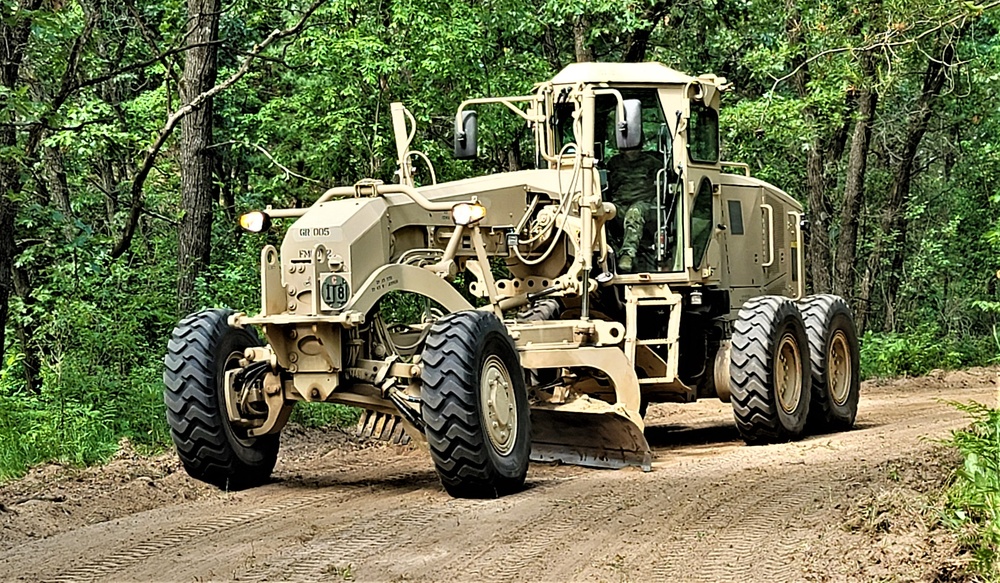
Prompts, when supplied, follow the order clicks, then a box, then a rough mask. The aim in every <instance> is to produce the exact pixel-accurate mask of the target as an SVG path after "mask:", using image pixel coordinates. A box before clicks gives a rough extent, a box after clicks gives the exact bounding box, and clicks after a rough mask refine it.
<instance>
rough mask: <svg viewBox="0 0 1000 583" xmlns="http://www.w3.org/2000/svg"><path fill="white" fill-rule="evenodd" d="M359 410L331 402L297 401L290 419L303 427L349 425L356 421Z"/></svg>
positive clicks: (359, 413) (359, 414)
mask: <svg viewBox="0 0 1000 583" xmlns="http://www.w3.org/2000/svg"><path fill="white" fill-rule="evenodd" d="M360 416H361V410H360V409H357V408H355V407H348V406H346V405H337V404H332V403H310V402H308V401H299V402H298V403H296V404H295V408H294V409H292V417H291V419H290V421H292V422H293V423H298V424H299V425H301V426H303V427H349V426H351V425H354V424H355V423H357V422H358V418H359V417H360Z"/></svg>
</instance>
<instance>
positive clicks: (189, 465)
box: [163, 310, 278, 490]
mask: <svg viewBox="0 0 1000 583" xmlns="http://www.w3.org/2000/svg"><path fill="white" fill-rule="evenodd" d="M231 314H232V311H231V310H204V311H201V312H198V313H196V314H192V315H190V316H188V317H187V318H184V319H183V320H181V322H180V323H179V324H178V325H177V327H176V328H174V332H173V335H172V336H171V337H170V343H169V344H168V345H167V355H166V357H165V358H164V359H163V364H164V367H165V368H164V371H163V384H164V389H165V390H164V392H163V400H164V402H165V403H166V405H167V423H168V424H169V426H170V437H172V438H173V440H174V445H176V446H177V455H178V457H180V459H181V463H182V464H183V465H184V469H185V470H186V471H187V473H188V475H190V476H191V477H192V478H195V479H197V480H201V481H203V482H208V483H209V484H213V485H215V486H217V487H219V488H222V489H226V490H240V489H243V488H249V487H251V486H257V485H259V484H262V483H264V482H266V481H267V480H268V478H270V476H271V472H272V471H273V470H274V464H275V462H276V461H277V459H278V435H266V436H262V437H256V438H252V437H247V436H246V435H245V434H242V435H241V433H242V431H241V430H240V429H239V428H234V427H233V426H232V425H231V424H230V422H229V417H228V415H227V414H226V405H225V400H224V398H225V397H224V395H223V393H222V391H223V390H224V389H223V387H224V384H223V378H224V374H225V371H226V370H227V366H228V367H230V368H231V367H232V366H233V364H234V362H235V361H234V359H236V358H237V355H240V356H241V355H242V354H243V351H244V350H246V349H247V348H249V347H251V346H260V345H261V343H260V340H259V339H258V338H257V335H256V334H254V333H253V332H252V331H250V330H246V329H241V328H233V327H231V326H230V325H229V322H228V320H229V316H230V315H231Z"/></svg>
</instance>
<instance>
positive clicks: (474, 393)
mask: <svg viewBox="0 0 1000 583" xmlns="http://www.w3.org/2000/svg"><path fill="white" fill-rule="evenodd" d="M726 89H727V84H726V81H725V80H724V79H721V78H718V77H715V76H713V75H703V76H699V77H692V76H689V75H685V74H682V73H679V72H677V71H674V70H672V69H670V68H668V67H666V66H663V65H661V64H658V63H640V64H610V63H586V64H574V65H570V66H568V67H566V68H565V69H563V70H562V71H561V72H559V73H558V74H557V75H556V76H555V77H554V78H552V79H551V80H550V81H545V82H542V83H539V84H537V85H535V87H534V90H533V92H532V93H530V94H528V95H522V96H513V97H489V98H478V99H470V100H468V101H465V102H464V103H462V104H461V105H460V106H459V107H458V110H457V112H456V117H455V142H454V149H455V155H456V157H458V158H465V159H467V158H474V157H475V156H476V155H477V151H478V127H479V126H478V119H479V115H478V113H477V111H475V110H473V107H474V106H475V107H476V108H477V109H479V110H481V111H487V110H488V111H491V112H492V113H493V114H494V115H505V114H512V115H516V116H519V117H520V118H521V120H523V122H524V123H525V124H527V126H528V127H529V128H530V129H531V130H532V135H533V137H534V155H535V164H534V168H533V169H527V170H520V171H512V172H506V173H500V174H492V175H488V176H480V177H476V178H469V179H465V180H457V181H453V182H445V183H437V181H436V178H435V176H434V171H433V166H432V165H431V162H430V160H429V159H428V157H427V156H426V155H425V154H424V153H422V152H420V151H417V150H414V149H411V143H412V141H413V137H414V135H415V131H416V127H415V126H416V122H415V120H414V118H413V116H412V115H411V114H410V113H409V111H408V110H407V109H406V108H405V107H404V106H403V105H401V104H399V103H394V104H392V107H391V113H392V122H393V129H394V134H395V138H396V151H397V155H398V171H397V172H396V178H395V180H394V182H393V183H383V182H382V181H379V180H375V179H367V180H363V181H360V182H358V183H356V184H354V185H353V186H347V187H335V188H331V189H329V190H328V191H326V192H325V193H324V194H323V195H322V196H320V197H319V199H318V200H317V201H316V202H315V203H314V204H313V205H312V206H310V207H308V208H294V209H271V208H267V209H264V210H263V211H257V212H252V213H248V214H246V215H243V217H241V223H242V224H243V226H244V227H245V228H247V229H248V230H251V231H255V232H259V231H262V230H265V229H267V228H269V226H270V224H271V222H272V221H282V220H283V221H287V222H286V224H285V226H286V228H287V231H286V233H285V235H284V239H283V242H282V243H281V248H280V251H279V249H276V248H275V247H274V246H271V245H268V246H265V247H264V248H263V250H262V252H261V306H260V311H259V312H258V313H257V314H256V315H247V314H245V313H241V312H231V311H227V310H205V311H201V312H198V313H196V314H193V315H191V316H188V317H187V318H185V319H184V320H182V321H181V322H180V324H179V325H178V326H177V328H176V329H175V330H174V332H173V335H172V337H171V339H170V343H169V348H168V353H167V355H166V358H165V365H166V370H165V373H164V382H165V385H166V390H165V400H166V405H167V418H168V421H169V424H170V428H171V434H172V436H173V439H174V442H175V444H176V446H177V451H178V454H179V456H180V459H181V461H182V462H183V465H184V467H185V469H186V470H187V472H188V473H189V474H190V475H191V476H193V477H195V478H197V479H200V480H204V481H206V482H209V483H212V484H215V485H218V486H219V487H224V488H244V487H248V486H253V485H256V484H260V483H262V482H264V481H266V480H267V479H268V478H269V476H270V474H271V472H272V470H273V467H274V464H275V461H276V458H277V453H278V442H279V433H280V432H281V430H282V428H283V426H284V425H285V423H286V421H287V420H288V418H289V415H290V413H291V410H292V407H293V406H294V405H295V404H296V403H297V402H300V401H309V402H329V403H341V404H345V405H351V406H355V407H359V408H362V409H363V410H365V413H364V414H363V416H362V421H361V423H360V426H361V428H362V430H363V432H364V433H365V434H367V435H373V436H375V437H380V438H384V439H392V440H397V441H398V440H399V439H401V438H404V437H405V438H413V439H414V440H415V441H418V442H421V443H424V444H426V447H427V449H428V450H429V452H430V455H431V458H432V460H433V463H434V466H435V468H436V469H437V472H438V474H439V476H440V479H441V482H442V483H443V485H444V487H445V489H446V490H447V491H448V492H449V493H450V494H452V495H454V496H462V497H483V496H499V495H503V494H505V493H509V492H512V491H515V490H517V489H518V488H519V487H521V486H522V484H523V482H524V480H525V476H526V472H527V468H528V462H529V459H531V460H548V461H561V462H565V463H573V464H581V465H585V466H594V467H605V468H619V467H623V466H639V467H641V468H643V469H645V470H649V469H650V466H651V457H652V456H651V451H650V447H649V444H648V443H647V441H646V439H645V437H644V434H643V432H644V428H645V426H644V422H643V417H644V414H645V410H646V407H647V406H648V404H650V403H657V402H669V403H690V402H693V401H695V400H697V399H699V398H706V397H714V398H719V399H721V400H723V401H727V402H731V403H732V406H733V412H734V416H735V421H736V426H737V428H738V430H739V432H740V434H741V436H742V437H743V438H744V440H745V441H746V442H747V443H748V444H767V443H773V442H779V441H786V440H790V439H795V438H798V437H799V436H801V435H803V433H804V432H806V431H811V430H829V429H844V428H849V427H850V426H851V425H852V424H853V423H854V419H855V415H856V412H857V404H858V386H859V383H858V368H859V367H858V343H857V335H856V331H855V327H854V323H853V316H852V314H851V311H850V309H849V308H848V307H847V305H846V304H845V302H844V301H843V300H842V299H840V298H837V297H835V296H828V295H818V296H805V295H804V294H805V261H804V259H805V258H804V254H803V236H804V234H803V229H804V228H805V227H806V224H805V222H804V221H803V219H802V207H801V205H800V204H799V203H798V202H796V201H795V200H794V199H793V198H792V197H790V196H789V195H787V194H786V193H784V192H782V191H781V190H779V189H778V188H776V187H774V186H772V185H770V184H767V183H765V182H763V181H761V180H757V179H755V178H752V177H751V176H750V175H749V174H750V173H749V168H748V166H746V165H745V164H739V163H732V162H724V161H721V159H720V140H719V114H718V111H719V103H720V98H721V94H722V93H723V92H724V91H725V90H726ZM484 108H485V109H484ZM419 165H425V166H426V167H428V168H427V169H428V170H429V172H425V173H423V174H422V175H427V176H428V179H427V180H426V181H425V182H427V184H422V185H418V184H417V179H416V171H417V169H418V168H419ZM399 297H407V298H411V299H412V298H416V300H417V305H418V306H421V308H420V310H421V311H422V314H421V315H420V316H419V317H415V318H410V319H409V320H410V321H394V320H393V318H394V314H395V312H394V311H393V310H392V309H385V306H386V304H387V302H389V300H390V299H391V298H399ZM257 330H260V331H262V332H263V340H262V339H261V338H260V337H259V336H258V333H257Z"/></svg>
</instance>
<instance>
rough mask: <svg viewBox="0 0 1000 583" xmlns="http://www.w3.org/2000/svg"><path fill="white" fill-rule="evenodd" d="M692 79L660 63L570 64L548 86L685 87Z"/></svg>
mask: <svg viewBox="0 0 1000 583" xmlns="http://www.w3.org/2000/svg"><path fill="white" fill-rule="evenodd" d="M694 80H695V78H694V77H691V76H690V75H686V74H684V73H681V72H680V71H675V70H674V69H671V68H670V67H667V66H666V65H664V64H662V63H653V62H649V63H574V64H572V65H567V66H566V67H564V68H563V70H562V71H559V72H558V73H556V76H555V77H553V78H552V83H553V84H555V85H563V84H572V83H650V84H656V85H672V84H686V83H689V82H691V81H694Z"/></svg>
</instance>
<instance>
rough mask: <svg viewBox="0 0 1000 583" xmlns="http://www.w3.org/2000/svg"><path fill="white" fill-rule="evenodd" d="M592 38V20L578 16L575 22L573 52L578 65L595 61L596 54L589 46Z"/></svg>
mask: <svg viewBox="0 0 1000 583" xmlns="http://www.w3.org/2000/svg"><path fill="white" fill-rule="evenodd" d="M588 36H590V20H589V19H588V18H587V17H586V16H582V15H581V16H578V17H576V20H574V21H573V52H574V54H575V55H576V62H577V63H587V62H590V61H593V60H594V53H593V52H591V50H590V47H589V46H588V45H587V40H588V39H587V37H588Z"/></svg>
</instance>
